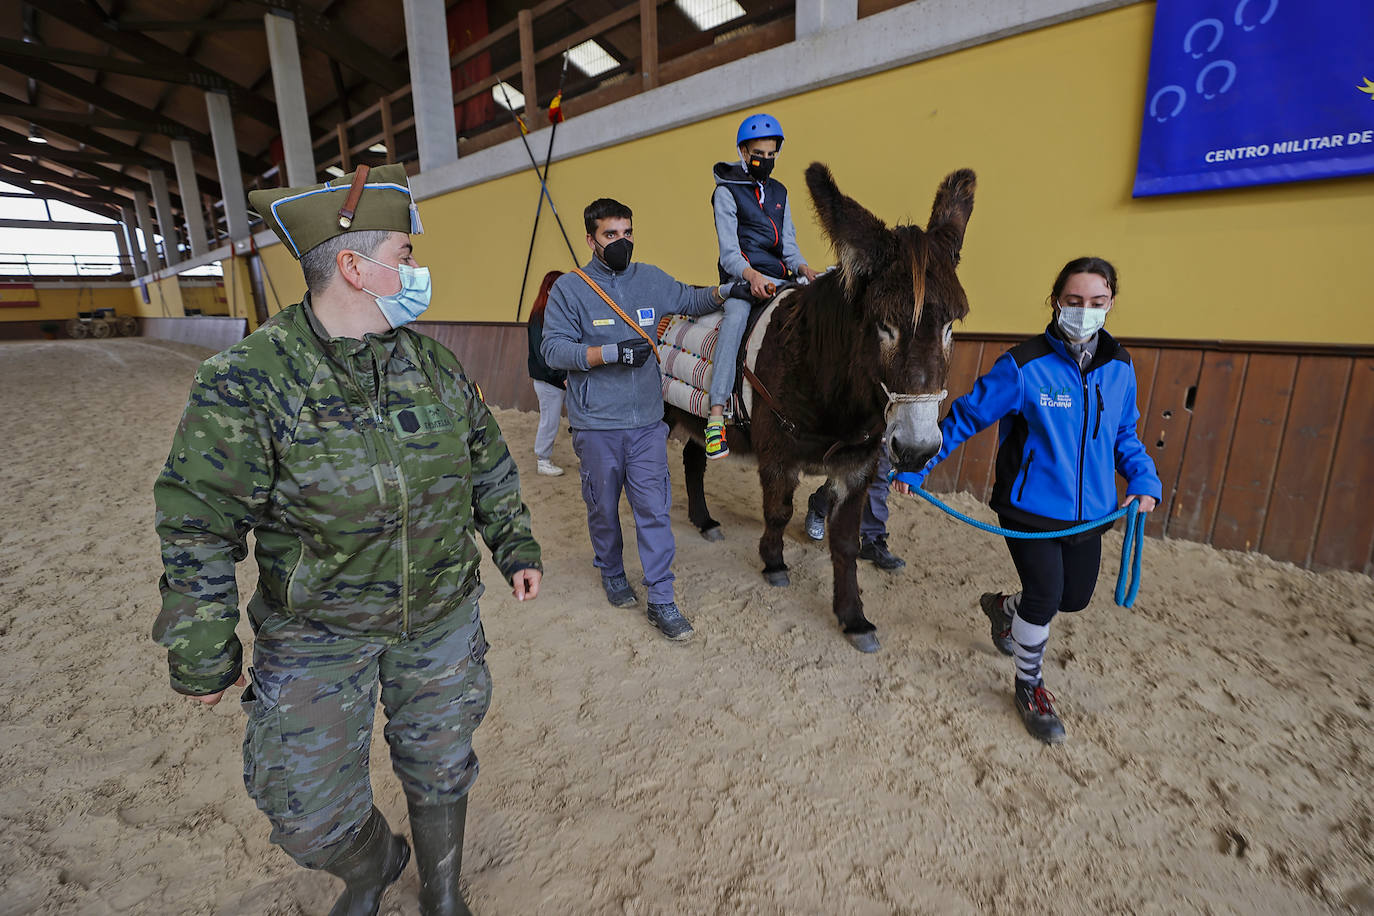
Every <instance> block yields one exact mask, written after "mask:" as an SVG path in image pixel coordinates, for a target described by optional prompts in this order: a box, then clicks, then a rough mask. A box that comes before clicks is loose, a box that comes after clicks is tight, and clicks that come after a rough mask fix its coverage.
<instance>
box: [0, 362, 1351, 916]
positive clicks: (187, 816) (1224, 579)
mask: <svg viewBox="0 0 1374 916" xmlns="http://www.w3.org/2000/svg"><path fill="white" fill-rule="evenodd" d="M204 355H206V354H205V352H204V351H201V350H198V349H196V348H193V347H189V346H185V345H179V344H169V343H164V342H159V341H153V340H143V339H124V340H108V341H86V342H74V341H64V342H56V343H16V344H8V345H2V346H0V390H3V392H4V394H3V401H0V418H2V419H3V426H2V427H0V428H3V430H4V436H5V439H6V443H5V462H4V464H5V473H4V476H3V484H0V486H3V492H2V493H0V505H3V506H4V525H3V526H2V527H0V704H3V705H2V708H3V713H0V729H3V740H0V819H2V820H3V828H2V829H0V913H4V914H19V913H45V914H47V913H157V914H162V913H166V914H212V913H217V914H294V913H308V914H316V913H324V912H326V911H327V910H328V908H329V906H330V905H331V903H332V901H333V895H334V893H335V892H336V891H335V881H334V879H332V878H330V877H329V876H327V875H323V874H319V873H308V872H305V871H303V870H302V869H300V868H298V867H297V866H295V865H294V864H293V863H292V862H291V861H290V860H289V859H288V858H287V857H286V856H285V855H284V854H283V853H282V852H280V851H279V850H278V849H276V848H275V847H273V846H271V845H270V844H269V843H268V841H267V836H268V824H267V821H266V819H265V818H264V817H262V815H260V814H259V813H258V811H257V809H256V808H255V807H254V806H253V803H252V801H251V800H250V799H249V798H248V796H247V795H246V793H245V792H244V789H243V784H242V781H241V775H240V773H241V763H240V742H241V738H242V728H243V719H242V713H241V712H240V709H239V705H238V703H237V702H225V703H222V704H221V705H220V706H218V707H216V708H214V709H205V708H201V707H200V706H199V705H198V704H196V703H194V702H193V701H191V700H188V699H186V698H184V697H180V696H177V695H176V694H174V693H173V692H172V691H171V690H170V688H169V687H168V686H167V678H166V669H165V662H164V658H163V655H162V652H161V651H160V650H159V649H158V647H157V646H156V645H155V644H154V643H153V642H152V640H151V639H150V638H149V636H148V631H149V628H150V626H151V624H152V621H153V617H154V615H155V614H156V611H157V607H158V594H157V584H156V583H157V577H158V575H159V573H160V565H159V562H158V544H157V539H156V536H155V535H154V532H153V528H152V518H153V507H152V500H151V496H150V487H151V484H152V481H153V478H154V476H155V475H156V473H157V471H158V469H159V468H160V467H161V465H162V462H163V460H164V458H165V456H166V452H167V447H168V443H169V441H170V436H171V433H172V430H173V428H174V426H175V424H176V422H177V418H178V416H179V414H180V411H181V408H182V405H183V404H184V401H185V396H186V391H187V387H188V385H189V383H190V380H191V377H192V375H193V373H194V371H195V368H196V365H197V363H198V362H199V360H200V359H201V358H203V356H204ZM498 417H499V419H500V422H501V424H502V426H503V428H504V429H505V432H506V436H507V439H508V441H509V442H510V443H511V446H512V451H513V453H514V454H515V455H516V457H517V460H518V461H519V462H520V464H521V466H522V468H528V473H527V474H526V476H525V484H524V485H525V492H526V500H527V501H528V502H529V504H530V505H531V507H532V509H533V513H534V523H535V533H536V534H537V535H538V536H539V538H540V540H541V542H542V543H543V545H544V550H545V563H546V564H547V572H546V578H545V591H544V594H543V595H542V596H541V597H540V598H539V600H537V601H535V602H533V603H526V604H518V603H516V602H515V601H514V600H513V599H512V598H511V597H510V595H509V591H508V589H506V588H505V587H504V586H503V584H502V583H501V582H500V579H499V576H498V575H497V573H496V571H495V569H494V568H493V567H491V566H490V563H489V562H488V564H487V567H486V572H485V578H486V580H487V582H488V583H489V587H490V591H489V592H488V594H487V597H486V598H485V599H484V601H483V608H482V610H483V618H484V620H485V622H486V630H487V634H488V636H489V638H490V640H491V642H492V644H493V648H492V651H491V654H490V655H489V661H490V664H491V668H492V672H493V675H494V678H495V682H496V694H495V701H494V704H493V706H492V709H491V714H490V716H489V717H488V719H487V721H486V723H485V724H484V725H483V726H482V728H481V729H480V730H479V731H478V733H477V737H476V742H475V743H476V749H477V752H478V754H479V755H480V757H481V761H482V775H481V778H480V779H479V781H478V783H477V786H476V788H475V789H474V791H473V794H472V796H471V799H472V801H471V805H472V807H471V814H470V817H469V826H468V839H467V844H466V855H465V876H466V879H467V882H468V887H469V899H470V901H471V903H472V906H473V909H474V910H475V911H476V912H477V913H479V914H534V913H549V914H565V913H568V914H570V913H623V914H649V913H692V914H696V913H702V914H706V913H761V914H772V913H789V914H791V913H816V914H879V913H1007V914H1017V916H1019V914H1037V913H1046V912H1093V913H1107V912H1137V913H1178V912H1211V913H1247V914H1248V913H1282V914H1290V913H1322V912H1349V911H1354V912H1363V913H1374V802H1371V797H1372V796H1374V792H1371V789H1374V712H1371V697H1372V696H1374V678H1371V670H1372V669H1371V648H1374V583H1372V582H1371V580H1370V579H1369V578H1368V577H1364V576H1360V575H1355V574H1349V573H1327V574H1320V575H1318V574H1314V573H1309V572H1304V571H1302V570H1299V569H1296V568H1294V567H1292V566H1287V565H1283V564H1278V563H1274V562H1271V561H1269V560H1267V559H1265V558H1263V557H1259V556H1254V555H1240V554H1235V553H1227V552H1220V551H1216V550H1213V549H1212V548H1210V547H1205V546H1199V545H1196V544H1190V543H1185V542H1179V541H1159V540H1151V541H1150V542H1149V543H1148V545H1147V548H1146V555H1145V586H1144V589H1143V590H1142V592H1141V596H1140V600H1139V602H1138V604H1137V607H1136V608H1135V609H1134V610H1133V611H1125V610H1122V609H1120V608H1117V607H1115V606H1114V605H1112V603H1111V597H1110V591H1111V588H1112V583H1113V580H1114V570H1110V571H1108V572H1106V573H1104V576H1103V578H1102V581H1101V583H1100V585H1099V589H1098V597H1097V598H1096V599H1095V600H1094V602H1093V604H1092V606H1091V607H1090V608H1089V609H1088V610H1087V611H1085V612H1084V613H1081V614H1077V615H1061V617H1060V618H1059V619H1058V620H1056V622H1055V624H1054V627H1053V632H1052V636H1051V642H1050V650H1049V655H1048V659H1047V667H1046V677H1047V681H1048V686H1049V687H1050V688H1051V689H1052V690H1053V691H1054V692H1055V693H1056V695H1057V696H1058V698H1059V708H1060V712H1061V715H1062V716H1063V717H1064V719H1065V722H1066V725H1067V728H1068V731H1069V739H1068V742H1067V744H1065V745H1063V746H1062V747H1059V748H1047V747H1043V746H1041V745H1038V744H1037V743H1036V742H1034V741H1033V740H1032V739H1030V738H1029V737H1028V736H1027V735H1026V734H1025V732H1024V731H1023V729H1022V727H1021V724H1020V722H1019V720H1018V719H1017V718H1016V714H1015V711H1014V710H1013V708H1012V705H1011V701H1010V687H1011V679H1012V666H1011V662H1010V661H1009V660H1008V659H1005V658H1003V657H1002V656H1000V655H998V654H996V652H995V650H994V649H993V648H992V647H991V645H990V643H989V640H988V634H987V630H986V626H985V622H984V618H983V617H982V615H981V614H980V613H979V612H978V610H977V606H976V601H977V598H978V595H979V593H980V592H982V591H985V590H995V589H999V588H1005V587H1008V586H1011V585H1012V584H1013V583H1014V577H1013V571H1012V566H1011V563H1010V561H1009V559H1008V557H1007V554H1006V551H1005V549H1004V547H1003V546H1002V545H1001V543H1000V542H998V541H997V540H996V539H993V538H991V537H989V536H987V535H984V534H981V533H978V532H975V531H973V530H972V529H969V528H965V527H963V526H958V525H956V523H954V522H952V521H949V520H947V519H946V518H944V517H943V516H939V515H937V514H936V512H935V511H934V510H933V509H931V508H929V507H928V506H926V505H925V504H924V503H921V502H919V501H916V500H914V499H910V498H907V499H894V501H893V502H894V507H893V518H892V524H891V543H892V546H893V548H894V549H895V550H896V551H897V552H898V553H900V554H902V555H904V556H905V557H906V558H907V560H908V562H909V564H910V565H908V567H907V568H906V569H905V570H903V571H901V572H899V573H897V574H887V573H883V572H880V571H878V570H876V569H874V568H873V567H871V566H869V565H867V564H861V565H860V573H859V577H860V583H861V585H862V586H863V588H864V598H865V601H866V604H867V613H868V616H869V617H870V618H871V619H872V620H873V621H874V622H875V623H877V624H878V627H879V632H880V635H881V637H882V640H883V650H882V652H881V653H880V654H878V655H876V656H863V655H860V654H859V653H857V652H855V651H854V650H853V649H852V648H850V646H849V645H848V644H847V643H846V642H845V641H844V640H843V638H842V637H841V636H840V634H839V631H838V629H837V628H836V626H835V622H834V619H833V617H832V616H831V613H830V564H829V559H828V554H827V553H826V552H825V551H824V550H823V549H822V548H821V547H820V546H818V545H815V544H812V543H811V542H809V541H807V540H806V539H805V537H804V535H803V534H802V532H801V526H800V519H797V520H795V521H794V522H793V524H792V526H791V528H790V530H789V532H788V536H787V547H786V549H787V560H788V562H789V563H790V564H791V565H792V569H793V573H792V579H793V585H792V587H791V588H790V589H785V590H784V589H771V588H768V587H767V586H765V585H764V584H763V581H762V579H761V577H760V575H759V572H758V567H759V561H758V556H757V553H756V543H757V539H758V535H759V533H760V529H761V524H760V521H759V518H760V515H759V504H760V497H759V492H758V485H757V479H756V477H755V474H754V470H753V468H752V467H751V466H749V465H747V464H744V463H743V462H741V461H737V460H735V459H731V460H729V461H726V462H722V463H721V464H723V465H724V467H719V466H714V465H713V466H712V467H711V468H710V472H709V482H708V486H709V491H710V493H711V494H712V497H713V507H714V513H715V515H716V517H717V518H719V519H720V520H721V522H722V523H723V524H724V526H725V528H726V532H727V540H726V541H725V542H724V543H716V544H712V543H707V542H705V541H703V540H702V539H701V538H700V537H698V536H697V535H696V533H695V531H694V530H693V529H692V528H691V527H690V526H689V525H688V523H687V522H686V517H685V509H684V508H683V505H684V499H683V493H682V480H681V471H680V465H679V463H678V461H677V460H676V458H674V460H673V461H672V464H673V473H674V487H675V490H674V493H675V495H674V500H675V509H674V511H675V518H676V519H677V522H678V524H677V535H678V557H677V566H676V570H677V575H678V586H679V591H678V595H679V600H680V601H681V603H682V605H683V607H684V609H685V610H686V612H687V613H688V614H689V616H690V617H691V618H692V620H693V621H694V623H695V624H696V627H697V631H698V636H697V638H696V639H695V640H694V641H693V642H691V643H690V644H688V645H686V646H682V645H675V644H670V643H668V642H666V641H665V640H663V639H661V638H659V637H658V636H657V635H656V632H655V631H654V630H652V629H651V628H650V627H649V625H648V624H647V623H646V622H645V621H644V619H643V618H642V616H641V615H640V614H639V613H638V612H636V611H632V610H616V609H613V608H610V607H609V606H607V605H606V603H605V601H604V599H603V598H602V595H601V592H600V588H599V581H598V578H597V575H596V572H595V570H594V569H593V568H592V566H591V557H590V548H589V546H588V541H587V534H586V530H585V515H584V512H583V507H582V503H581V500H580V497H579V495H578V488H577V486H576V476H575V474H573V473H570V474H569V475H568V476H565V477H562V478H557V479H550V478H544V477H537V476H535V475H534V474H533V473H532V471H533V464H534V461H533V457H532V455H531V451H530V449H531V443H532V438H533V434H534V429H535V422H536V416H535V415H534V414H528V413H517V412H512V411H499V412H498ZM554 459H555V461H556V462H558V463H559V464H562V465H564V466H566V467H568V468H569V469H570V471H571V470H572V469H575V467H576V462H575V459H574V458H573V456H572V452H571V446H570V443H569V441H568V438H567V435H566V433H561V434H560V438H559V441H558V444H557V447H556V449H555V454H554ZM809 483H814V481H810V480H806V481H804V485H805V484H809ZM956 503H957V504H958V505H959V506H960V507H961V508H964V509H965V511H977V512H982V513H983V517H987V515H986V512H985V510H982V509H981V507H979V506H977V504H976V503H974V502H973V501H972V500H971V499H969V498H968V497H959V498H956ZM1119 544H1120V539H1119V536H1117V535H1109V536H1108V542H1107V545H1106V550H1105V553H1106V555H1107V556H1108V557H1110V558H1113V559H1112V561H1111V562H1109V563H1108V564H1105V565H1108V566H1112V565H1114V558H1115V556H1116V555H1117V553H1118V552H1119ZM627 565H628V566H629V568H630V572H631V576H632V579H634V578H636V577H637V575H638V570H639V566H638V559H637V557H634V556H633V555H630V556H627ZM253 579H254V574H253V572H252V570H251V569H250V568H249V567H248V566H247V565H242V566H240V584H241V586H242V588H243V592H244V594H245V596H246V595H247V594H248V592H249V590H250V589H251V586H252V582H253ZM241 630H242V631H243V636H244V638H245V640H246V639H247V637H248V634H247V630H246V628H243V627H241ZM232 693H233V694H234V695H236V694H237V691H232ZM373 771H374V777H373V779H374V785H375V787H376V796H377V803H378V805H379V807H381V809H382V810H383V811H384V813H385V814H386V815H387V817H388V818H389V819H390V820H391V821H392V823H393V825H395V826H397V828H398V829H403V828H404V825H405V803H404V800H403V798H402V795H401V792H400V788H399V786H398V784H397V782H396V780H395V777H394V776H393V775H392V774H391V772H390V768H389V766H388V764H387V762H386V756H385V744H384V743H383V741H382V739H381V735H380V729H378V733H377V738H376V740H375V742H374V745H373ZM415 894H416V878H415V872H414V868H413V866H412V867H411V868H410V869H409V870H408V871H407V872H406V874H405V876H404V877H403V878H402V880H401V881H400V882H399V883H398V884H397V885H396V886H395V887H393V888H392V889H391V890H390V891H389V892H388V894H387V897H386V899H385V902H384V905H383V909H382V912H383V913H387V914H414V913H416V912H417V911H418V910H417V906H416V903H415Z"/></svg>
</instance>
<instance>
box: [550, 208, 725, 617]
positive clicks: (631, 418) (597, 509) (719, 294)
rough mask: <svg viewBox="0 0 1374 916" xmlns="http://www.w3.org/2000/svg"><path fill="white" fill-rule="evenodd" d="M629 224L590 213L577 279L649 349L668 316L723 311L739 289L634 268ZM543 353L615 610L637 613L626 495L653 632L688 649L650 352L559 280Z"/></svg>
mask: <svg viewBox="0 0 1374 916" xmlns="http://www.w3.org/2000/svg"><path fill="white" fill-rule="evenodd" d="M633 218H634V215H633V213H632V212H631V211H630V208H629V207H627V206H625V205H624V204H622V203H619V202H618V201H614V200H611V199H609V198H601V199H599V200H595V201H592V203H590V204H589V205H588V206H587V208H586V210H585V211H583V222H584V223H585V224H586V229H587V247H588V248H590V249H591V250H592V258H591V260H590V261H588V262H587V264H586V266H585V267H583V268H582V269H583V272H584V273H585V274H586V275H587V277H588V278H590V279H591V280H592V281H593V282H595V283H596V285H597V286H598V287H600V289H601V290H602V291H603V292H604V293H605V294H606V295H607V296H608V297H610V298H611V299H612V300H613V301H614V302H615V303H616V305H618V306H619V307H620V310H621V311H622V312H624V313H625V314H626V316H628V317H629V319H630V320H631V321H632V322H634V323H635V325H637V326H638V327H639V328H641V329H642V330H643V331H644V333H645V334H647V335H648V336H649V337H651V338H653V337H655V336H656V332H657V327H658V322H659V319H660V318H661V317H662V316H664V315H668V314H683V315H702V314H705V313H707V312H710V311H714V310H715V309H718V308H720V307H721V305H722V303H723V302H724V301H725V299H726V298H728V296H729V294H730V291H731V287H732V285H733V284H726V286H725V287H724V288H723V289H722V288H718V287H714V286H711V287H706V288H702V289H698V288H695V287H691V286H688V285H686V284H684V283H679V282H677V281H676V280H674V279H673V278H672V277H670V276H668V275H667V274H666V273H664V272H663V271H662V270H660V269H659V268H657V267H654V266H653V265H652V264H634V263H631V254H632V252H633V249H634V226H633V222H632V221H633ZM540 350H541V353H542V354H543V357H544V361H545V362H546V363H548V364H549V366H551V367H552V368H554V369H563V370H566V371H567V373H568V395H567V401H566V404H567V410H568V423H569V425H570V426H572V431H573V433H572V438H573V450H574V451H575V452H576V453H577V459H578V462H579V463H580V464H581V473H582V498H583V500H585V501H586V503H587V528H588V532H589V533H590V535H591V542H592V553H593V555H594V558H595V560H594V562H595V565H596V567H597V568H598V569H600V570H601V581H602V587H603V588H604V589H605V591H606V598H607V600H608V601H610V603H611V604H612V605H614V606H616V607H630V606H632V605H634V604H636V603H637V601H638V598H637V596H636V595H635V592H634V590H633V589H632V588H631V587H630V584H629V581H628V580H627V579H626V576H625V564H624V561H623V558H622V552H623V550H624V539H623V537H622V535H621V530H620V492H621V490H622V489H623V490H624V491H625V493H626V495H627V496H628V497H629V500H630V509H631V510H632V511H633V513H634V519H635V535H636V539H637V540H638V542H639V560H640V564H641V565H642V566H643V569H644V585H645V587H646V588H647V589H648V592H649V596H648V597H649V600H648V608H647V614H648V617H649V621H650V622H651V623H653V624H654V625H655V626H656V627H658V629H659V630H660V631H661V632H662V633H663V635H664V636H667V637H668V638H669V639H674V640H684V639H688V638H690V637H691V635H692V625H691V624H690V623H688V622H687V619H686V618H685V617H683V616H682V612H681V611H680V610H679V609H678V606H677V602H676V601H675V600H674V596H673V570H672V565H673V555H674V552H675V550H676V544H675V543H674V541H673V530H672V524H671V519H670V517H669V508H670V505H671V499H672V489H671V486H670V484H669V480H668V426H667V424H666V423H664V422H663V387H662V381H661V377H660V375H659V368H658V360H657V358H655V355H654V351H653V347H652V345H651V344H650V343H649V342H648V341H646V340H644V339H643V338H642V337H640V336H639V334H638V333H637V332H636V330H635V328H634V327H632V326H627V325H626V323H625V319H624V318H621V317H620V316H619V315H617V314H616V312H615V310H614V309H612V308H611V306H610V305H608V304H607V303H606V301H605V300H604V299H603V298H602V297H601V295H600V294H599V293H597V291H596V290H595V289H593V287H592V286H591V284H589V283H588V282H587V280H586V279H584V278H583V277H581V276H578V274H577V273H575V272H574V273H567V274H564V275H563V276H561V277H559V278H558V281H557V282H556V283H554V285H553V289H551V290H550V291H549V303H548V307H547V308H546V309H545V312H544V342H543V345H542V347H541V348H540Z"/></svg>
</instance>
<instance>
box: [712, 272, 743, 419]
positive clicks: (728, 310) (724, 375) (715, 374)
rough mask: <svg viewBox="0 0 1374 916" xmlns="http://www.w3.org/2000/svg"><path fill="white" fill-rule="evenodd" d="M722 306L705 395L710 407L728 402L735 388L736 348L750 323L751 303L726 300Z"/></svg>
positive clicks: (737, 350) (740, 300) (739, 300)
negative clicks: (721, 317)
mask: <svg viewBox="0 0 1374 916" xmlns="http://www.w3.org/2000/svg"><path fill="white" fill-rule="evenodd" d="M722 307H723V308H724V309H725V317H724V318H723V319H721V322H720V329H719V331H717V337H716V351H715V354H714V356H712V358H711V363H712V369H711V373H712V374H711V390H710V392H708V393H709V394H710V406H712V407H714V406H716V405H717V404H720V405H725V404H728V403H729V402H730V393H731V391H732V389H733V388H734V387H735V372H736V369H737V356H738V354H739V345H740V341H742V340H743V339H744V326H745V324H747V323H748V321H749V308H750V304H749V303H748V302H747V301H745V300H744V299H726V300H725V305H724V306H722Z"/></svg>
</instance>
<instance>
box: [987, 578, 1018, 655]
mask: <svg viewBox="0 0 1374 916" xmlns="http://www.w3.org/2000/svg"><path fill="white" fill-rule="evenodd" d="M1006 603H1007V596H1006V595H1003V594H1001V593H1000V592H984V593H983V597H981V598H979V599H978V606H979V607H981V608H982V609H983V613H984V614H987V615H988V620H989V621H990V622H991V623H992V644H993V645H994V646H996V647H997V651H998V652H1001V653H1002V654H1003V655H1013V654H1015V651H1016V650H1015V649H1014V648H1013V646H1012V641H1011V615H1010V614H1008V613H1007V611H1006Z"/></svg>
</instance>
